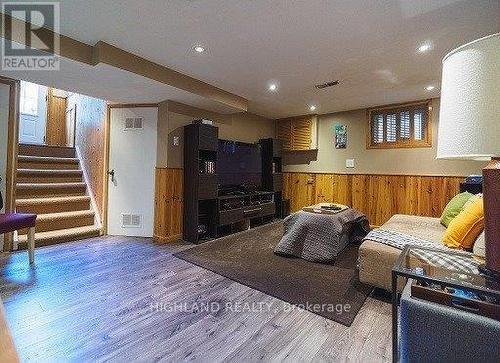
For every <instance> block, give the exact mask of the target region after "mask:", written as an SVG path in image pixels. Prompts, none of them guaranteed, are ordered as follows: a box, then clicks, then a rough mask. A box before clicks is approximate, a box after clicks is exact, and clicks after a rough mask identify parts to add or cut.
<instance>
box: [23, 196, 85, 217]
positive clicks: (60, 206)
mask: <svg viewBox="0 0 500 363" xmlns="http://www.w3.org/2000/svg"><path fill="white" fill-rule="evenodd" d="M88 209H90V197H89V196H88V195H82V196H69V197H52V198H29V199H17V200H16V210H17V211H18V212H20V213H35V214H43V213H59V212H71V211H79V210H88Z"/></svg>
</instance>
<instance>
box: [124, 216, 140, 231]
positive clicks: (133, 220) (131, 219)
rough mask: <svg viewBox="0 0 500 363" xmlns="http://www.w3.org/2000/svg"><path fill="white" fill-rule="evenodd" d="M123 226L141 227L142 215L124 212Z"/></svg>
mask: <svg viewBox="0 0 500 363" xmlns="http://www.w3.org/2000/svg"><path fill="white" fill-rule="evenodd" d="M121 217H122V218H121V219H122V228H141V227H142V215H141V214H128V213H122V215H121Z"/></svg>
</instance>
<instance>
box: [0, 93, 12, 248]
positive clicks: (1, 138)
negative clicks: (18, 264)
mask: <svg viewBox="0 0 500 363" xmlns="http://www.w3.org/2000/svg"><path fill="white" fill-rule="evenodd" d="M9 91H10V87H9V85H6V84H3V83H0V177H1V178H2V182H1V183H0V188H1V191H2V196H3V198H4V203H5V180H6V176H7V134H8V123H9V122H8V121H9ZM4 209H5V208H3V209H2V210H1V212H3V211H4ZM2 249H3V235H0V251H1V250H2Z"/></svg>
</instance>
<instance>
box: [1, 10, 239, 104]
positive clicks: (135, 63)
mask: <svg viewBox="0 0 500 363" xmlns="http://www.w3.org/2000/svg"><path fill="white" fill-rule="evenodd" d="M0 15H1V17H2V19H3V21H4V22H12V27H9V28H10V29H25V28H26V26H30V24H28V23H26V22H24V21H22V20H19V19H17V18H12V17H10V16H9V15H6V14H3V13H1V12H0ZM3 28H4V29H7V28H8V27H3ZM39 31H41V32H43V37H45V36H46V37H54V36H56V37H57V36H58V37H59V39H60V49H59V51H57V52H56V53H57V55H59V56H61V57H64V58H67V59H71V60H74V61H77V62H80V63H85V64H88V65H92V66H96V65H97V64H100V63H102V64H107V65H110V66H112V67H115V68H120V69H123V70H126V71H128V72H131V73H135V74H137V75H140V76H142V77H146V78H149V79H152V80H155V81H157V82H161V83H163V84H166V85H168V86H171V87H174V88H177V89H181V90H183V91H187V92H190V93H192V94H195V95H198V96H201V97H204V98H207V99H210V100H212V101H215V102H218V103H221V104H223V105H226V106H229V107H232V108H234V109H236V110H239V111H247V110H248V100H247V99H245V98H243V97H241V96H238V95H235V94H233V93H230V92H228V91H225V90H223V89H221V88H218V87H215V86H213V85H211V84H209V83H206V82H203V81H200V80H199V79H196V78H193V77H190V76H188V75H185V74H183V73H180V72H177V71H175V70H173V69H171V68H168V67H165V66H163V65H161V64H158V63H155V62H152V61H150V60H147V59H145V58H142V57H140V56H138V55H135V54H132V53H130V52H127V51H125V50H123V49H120V48H118V47H115V46H113V45H111V44H108V43H106V42H103V41H98V42H97V43H96V44H95V45H94V46H92V45H89V44H86V43H83V42H80V41H78V40H75V39H73V38H70V37H67V36H65V35H61V34H58V33H55V32H54V31H52V30H50V29H48V28H41V29H40V30H39ZM2 37H3V38H5V39H6V40H10V41H13V42H16V43H19V44H23V45H26V43H25V37H24V34H20V33H16V32H5V33H4V34H2Z"/></svg>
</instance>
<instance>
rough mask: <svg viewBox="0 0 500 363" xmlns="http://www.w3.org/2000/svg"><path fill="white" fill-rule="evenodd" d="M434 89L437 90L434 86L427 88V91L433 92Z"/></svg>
mask: <svg viewBox="0 0 500 363" xmlns="http://www.w3.org/2000/svg"><path fill="white" fill-rule="evenodd" d="M434 88H436V87H434V86H427V87H425V89H426V90H427V91H432V90H433V89H434Z"/></svg>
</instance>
